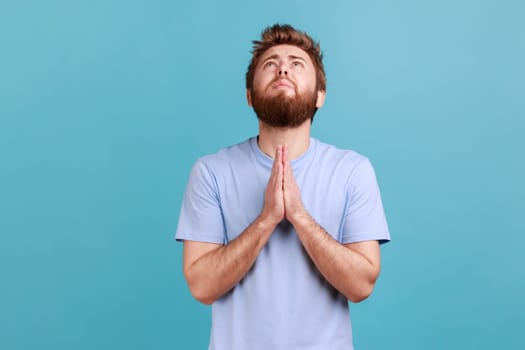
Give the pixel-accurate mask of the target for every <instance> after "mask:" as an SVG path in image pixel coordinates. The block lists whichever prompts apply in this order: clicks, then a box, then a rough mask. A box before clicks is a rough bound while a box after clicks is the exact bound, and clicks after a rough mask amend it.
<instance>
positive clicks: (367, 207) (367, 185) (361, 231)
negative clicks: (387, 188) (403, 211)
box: [342, 158, 390, 244]
mask: <svg viewBox="0 0 525 350" xmlns="http://www.w3.org/2000/svg"><path fill="white" fill-rule="evenodd" d="M348 196H349V197H348V199H347V206H346V208H345V209H346V210H345V220H344V226H343V235H342V243H343V244H346V243H354V242H361V241H369V240H377V241H379V242H380V243H385V242H388V241H389V240H390V233H389V231H388V225H387V222H386V218H385V213H384V210H383V203H382V201H381V194H380V192H379V186H378V184H377V179H376V175H375V172H374V169H373V167H372V164H371V163H370V161H369V160H368V159H366V158H365V159H363V161H361V162H360V163H359V164H358V165H357V166H356V168H355V169H354V171H353V172H352V174H351V177H350V180H349V186H348Z"/></svg>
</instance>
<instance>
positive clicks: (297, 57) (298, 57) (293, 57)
mask: <svg viewBox="0 0 525 350" xmlns="http://www.w3.org/2000/svg"><path fill="white" fill-rule="evenodd" d="M288 58H290V59H292V60H301V61H304V62H306V60H305V59H304V58H302V57H301V56H294V55H288Z"/></svg>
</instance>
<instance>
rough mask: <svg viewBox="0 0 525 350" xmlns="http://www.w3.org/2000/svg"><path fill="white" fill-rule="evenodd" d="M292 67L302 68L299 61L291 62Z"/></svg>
mask: <svg viewBox="0 0 525 350" xmlns="http://www.w3.org/2000/svg"><path fill="white" fill-rule="evenodd" d="M292 66H294V67H302V66H303V64H302V63H301V62H300V61H294V62H292Z"/></svg>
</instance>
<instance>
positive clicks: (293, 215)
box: [282, 145, 309, 224]
mask: <svg viewBox="0 0 525 350" xmlns="http://www.w3.org/2000/svg"><path fill="white" fill-rule="evenodd" d="M282 153H283V194H284V214H285V217H286V219H288V221H290V223H292V224H295V222H296V221H297V220H299V219H301V218H306V217H309V214H308V212H307V211H306V209H305V208H304V205H303V201H302V199H301V190H300V189H299V186H297V182H295V177H294V175H293V168H292V162H291V161H290V159H289V158H288V146H287V145H284V146H283V151H282Z"/></svg>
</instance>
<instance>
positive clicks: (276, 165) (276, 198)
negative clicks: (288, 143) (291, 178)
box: [261, 145, 285, 226]
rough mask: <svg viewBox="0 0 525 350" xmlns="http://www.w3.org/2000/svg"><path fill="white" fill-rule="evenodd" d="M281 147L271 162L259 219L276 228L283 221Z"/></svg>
mask: <svg viewBox="0 0 525 350" xmlns="http://www.w3.org/2000/svg"><path fill="white" fill-rule="evenodd" d="M283 168H284V166H283V147H282V146H281V145H279V146H277V149H276V150H275V158H274V161H273V167H272V174H271V175H270V180H268V186H266V192H265V194H264V207H263V210H262V213H261V218H263V219H264V220H267V221H268V222H269V223H271V224H272V226H276V225H277V224H279V223H280V222H281V221H282V220H283V219H284V213H285V210H284V193H283V171H284V170H283Z"/></svg>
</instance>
